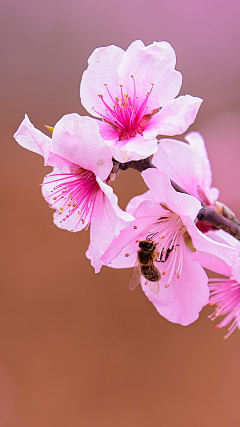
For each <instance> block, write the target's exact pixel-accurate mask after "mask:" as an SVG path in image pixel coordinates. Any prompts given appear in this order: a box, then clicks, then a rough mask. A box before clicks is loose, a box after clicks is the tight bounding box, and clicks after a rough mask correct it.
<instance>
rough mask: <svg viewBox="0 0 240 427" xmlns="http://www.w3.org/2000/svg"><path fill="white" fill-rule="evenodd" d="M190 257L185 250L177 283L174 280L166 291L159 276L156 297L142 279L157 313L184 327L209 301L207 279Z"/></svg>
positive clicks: (145, 291) (174, 278) (197, 315)
mask: <svg viewBox="0 0 240 427" xmlns="http://www.w3.org/2000/svg"><path fill="white" fill-rule="evenodd" d="M191 254H192V253H191V252H190V250H189V249H188V248H187V247H185V250H184V259H185V262H184V266H183V270H182V274H181V277H180V279H178V278H177V277H176V276H174V277H173V279H172V281H171V284H170V286H169V287H167V288H166V287H165V286H164V281H165V279H164V276H162V279H161V280H160V282H159V283H160V292H159V293H158V295H154V293H153V292H151V291H150V289H149V288H148V286H146V285H145V280H144V279H142V289H143V291H144V293H145V294H146V296H147V297H148V299H149V300H150V301H151V302H152V303H153V305H154V306H155V308H156V309H157V311H158V312H159V313H160V314H161V315H162V316H164V317H165V318H166V319H168V320H169V321H170V322H174V323H180V324H181V325H183V326H186V325H189V324H190V323H193V322H194V321H195V320H197V318H198V317H199V312H200V311H201V310H202V308H203V307H204V306H205V305H206V304H207V303H208V298H209V289H208V286H207V283H208V277H207V275H206V273H205V272H204V270H203V269H202V267H201V266H200V265H199V263H197V262H195V261H193V260H192V255H191ZM156 265H157V263H156Z"/></svg>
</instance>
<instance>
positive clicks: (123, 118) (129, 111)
mask: <svg viewBox="0 0 240 427" xmlns="http://www.w3.org/2000/svg"><path fill="white" fill-rule="evenodd" d="M131 77H132V80H133V101H132V99H131V98H130V97H129V96H128V94H124V91H123V86H122V85H120V88H121V89H120V93H121V101H119V99H118V98H115V99H114V98H113V96H112V94H111V92H110V90H109V88H108V85H107V84H105V87H106V90H107V93H108V95H109V97H110V99H111V101H112V103H113V106H112V107H111V106H109V105H108V104H107V103H106V102H105V100H104V98H103V95H98V96H99V97H100V99H101V100H102V103H103V105H104V107H105V108H106V112H107V114H106V113H104V114H103V113H100V112H98V111H96V110H95V109H94V108H93V109H94V111H95V112H96V113H97V114H100V115H101V117H102V119H103V120H104V121H106V122H109V123H110V124H111V125H112V126H113V127H114V129H115V130H116V131H117V132H118V133H119V140H120V141H122V140H125V139H129V138H131V137H134V136H136V135H137V134H139V133H140V134H142V132H143V130H144V128H145V126H146V124H147V123H148V121H149V120H150V118H151V117H149V118H148V120H146V121H144V120H143V121H142V122H141V120H142V118H143V117H144V116H145V115H146V114H148V111H147V108H148V107H147V102H148V98H149V96H150V95H151V93H152V90H153V86H154V85H153V83H152V87H151V89H150V91H149V92H148V93H147V94H146V97H145V99H144V100H143V102H142V103H141V104H140V105H137V104H138V102H137V99H138V97H137V96H136V92H137V91H136V83H135V79H134V76H131ZM156 111H157V110H156ZM143 123H144V124H143Z"/></svg>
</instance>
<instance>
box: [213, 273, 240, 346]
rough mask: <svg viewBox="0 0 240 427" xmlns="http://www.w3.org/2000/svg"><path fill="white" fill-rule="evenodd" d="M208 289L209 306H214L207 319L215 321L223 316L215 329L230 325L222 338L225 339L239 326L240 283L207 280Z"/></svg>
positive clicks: (226, 280) (228, 280) (231, 279)
mask: <svg viewBox="0 0 240 427" xmlns="http://www.w3.org/2000/svg"><path fill="white" fill-rule="evenodd" d="M209 288H210V299H209V305H216V308H215V311H214V312H213V313H212V314H211V315H210V316H209V318H210V319H211V320H215V319H216V318H217V317H219V316H225V317H224V318H223V319H222V321H221V322H220V323H219V324H218V325H216V327H217V329H221V328H224V327H225V326H227V325H229V324H230V326H229V327H228V333H227V334H226V335H225V336H224V338H225V339H226V338H228V337H229V336H230V335H231V334H232V333H233V331H234V330H235V329H236V328H237V327H238V326H239V325H240V283H238V282H237V281H236V280H234V279H233V278H230V279H209Z"/></svg>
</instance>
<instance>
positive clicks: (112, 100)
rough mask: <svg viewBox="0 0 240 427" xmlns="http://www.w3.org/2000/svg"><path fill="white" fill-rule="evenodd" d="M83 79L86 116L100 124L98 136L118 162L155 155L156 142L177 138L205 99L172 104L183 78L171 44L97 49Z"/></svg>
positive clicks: (138, 42) (183, 99)
mask: <svg viewBox="0 0 240 427" xmlns="http://www.w3.org/2000/svg"><path fill="white" fill-rule="evenodd" d="M88 64H89V65H88V68H87V70H86V71H84V73H83V77H82V82H81V87H80V96H81V101H82V104H83V106H84V107H85V108H86V110H87V111H88V112H89V113H90V114H92V115H94V116H96V117H98V118H102V120H103V121H102V122H100V124H99V127H100V132H101V135H102V136H103V138H104V139H105V140H106V142H107V144H108V145H109V146H110V147H112V153H113V157H114V158H115V159H116V160H118V161H119V162H128V161H130V160H140V159H144V158H146V157H148V156H150V155H151V154H154V153H155V152H156V151H157V146H158V140H157V139H156V136H157V135H159V134H161V135H170V136H172V135H177V134H181V133H183V132H185V131H186V130H187V129H188V127H189V126H190V125H191V124H192V123H193V122H194V120H195V117H196V115H197V112H198V110H199V107H200V105H201V103H202V99H200V98H197V97H193V96H190V95H185V96H180V97H179V98H176V99H174V98H175V97H176V96H177V95H178V93H179V91H180V88H181V84H182V75H181V73H180V72H179V71H176V70H175V65H176V55H175V52H174V49H173V48H172V46H171V45H170V44H169V43H167V42H154V43H153V44H151V45H149V46H146V47H145V45H144V43H143V42H142V41H141V40H136V41H134V42H133V43H132V44H131V45H130V46H129V47H128V49H127V50H126V51H124V50H123V49H121V48H119V47H117V46H114V45H112V46H108V47H102V48H98V49H95V50H94V52H93V53H92V55H91V56H90V58H89V60H88Z"/></svg>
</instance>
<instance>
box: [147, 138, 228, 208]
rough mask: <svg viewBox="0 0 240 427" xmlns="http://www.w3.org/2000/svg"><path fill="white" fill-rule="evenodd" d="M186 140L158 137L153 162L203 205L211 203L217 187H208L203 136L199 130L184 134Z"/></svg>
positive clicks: (208, 170)
mask: <svg viewBox="0 0 240 427" xmlns="http://www.w3.org/2000/svg"><path fill="white" fill-rule="evenodd" d="M185 140H186V141H187V144H186V143H184V142H181V141H177V140H174V139H162V140H160V144H159V146H158V151H157V153H156V154H154V156H153V163H154V164H155V165H156V166H157V167H158V169H160V170H162V171H164V172H166V173H167V174H168V176H169V178H170V179H171V180H172V181H174V182H176V183H177V184H178V185H180V187H182V188H183V189H184V190H185V191H186V192H187V193H189V194H191V195H192V196H194V197H196V198H197V199H199V200H200V201H201V202H203V203H205V204H206V205H214V203H215V202H216V200H217V199H218V197H219V190H218V189H217V188H214V187H212V170H211V164H210V161H209V159H208V154H207V149H206V146H205V142H204V139H203V137H202V135H201V134H200V133H199V132H190V133H189V134H187V135H186V136H185Z"/></svg>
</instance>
